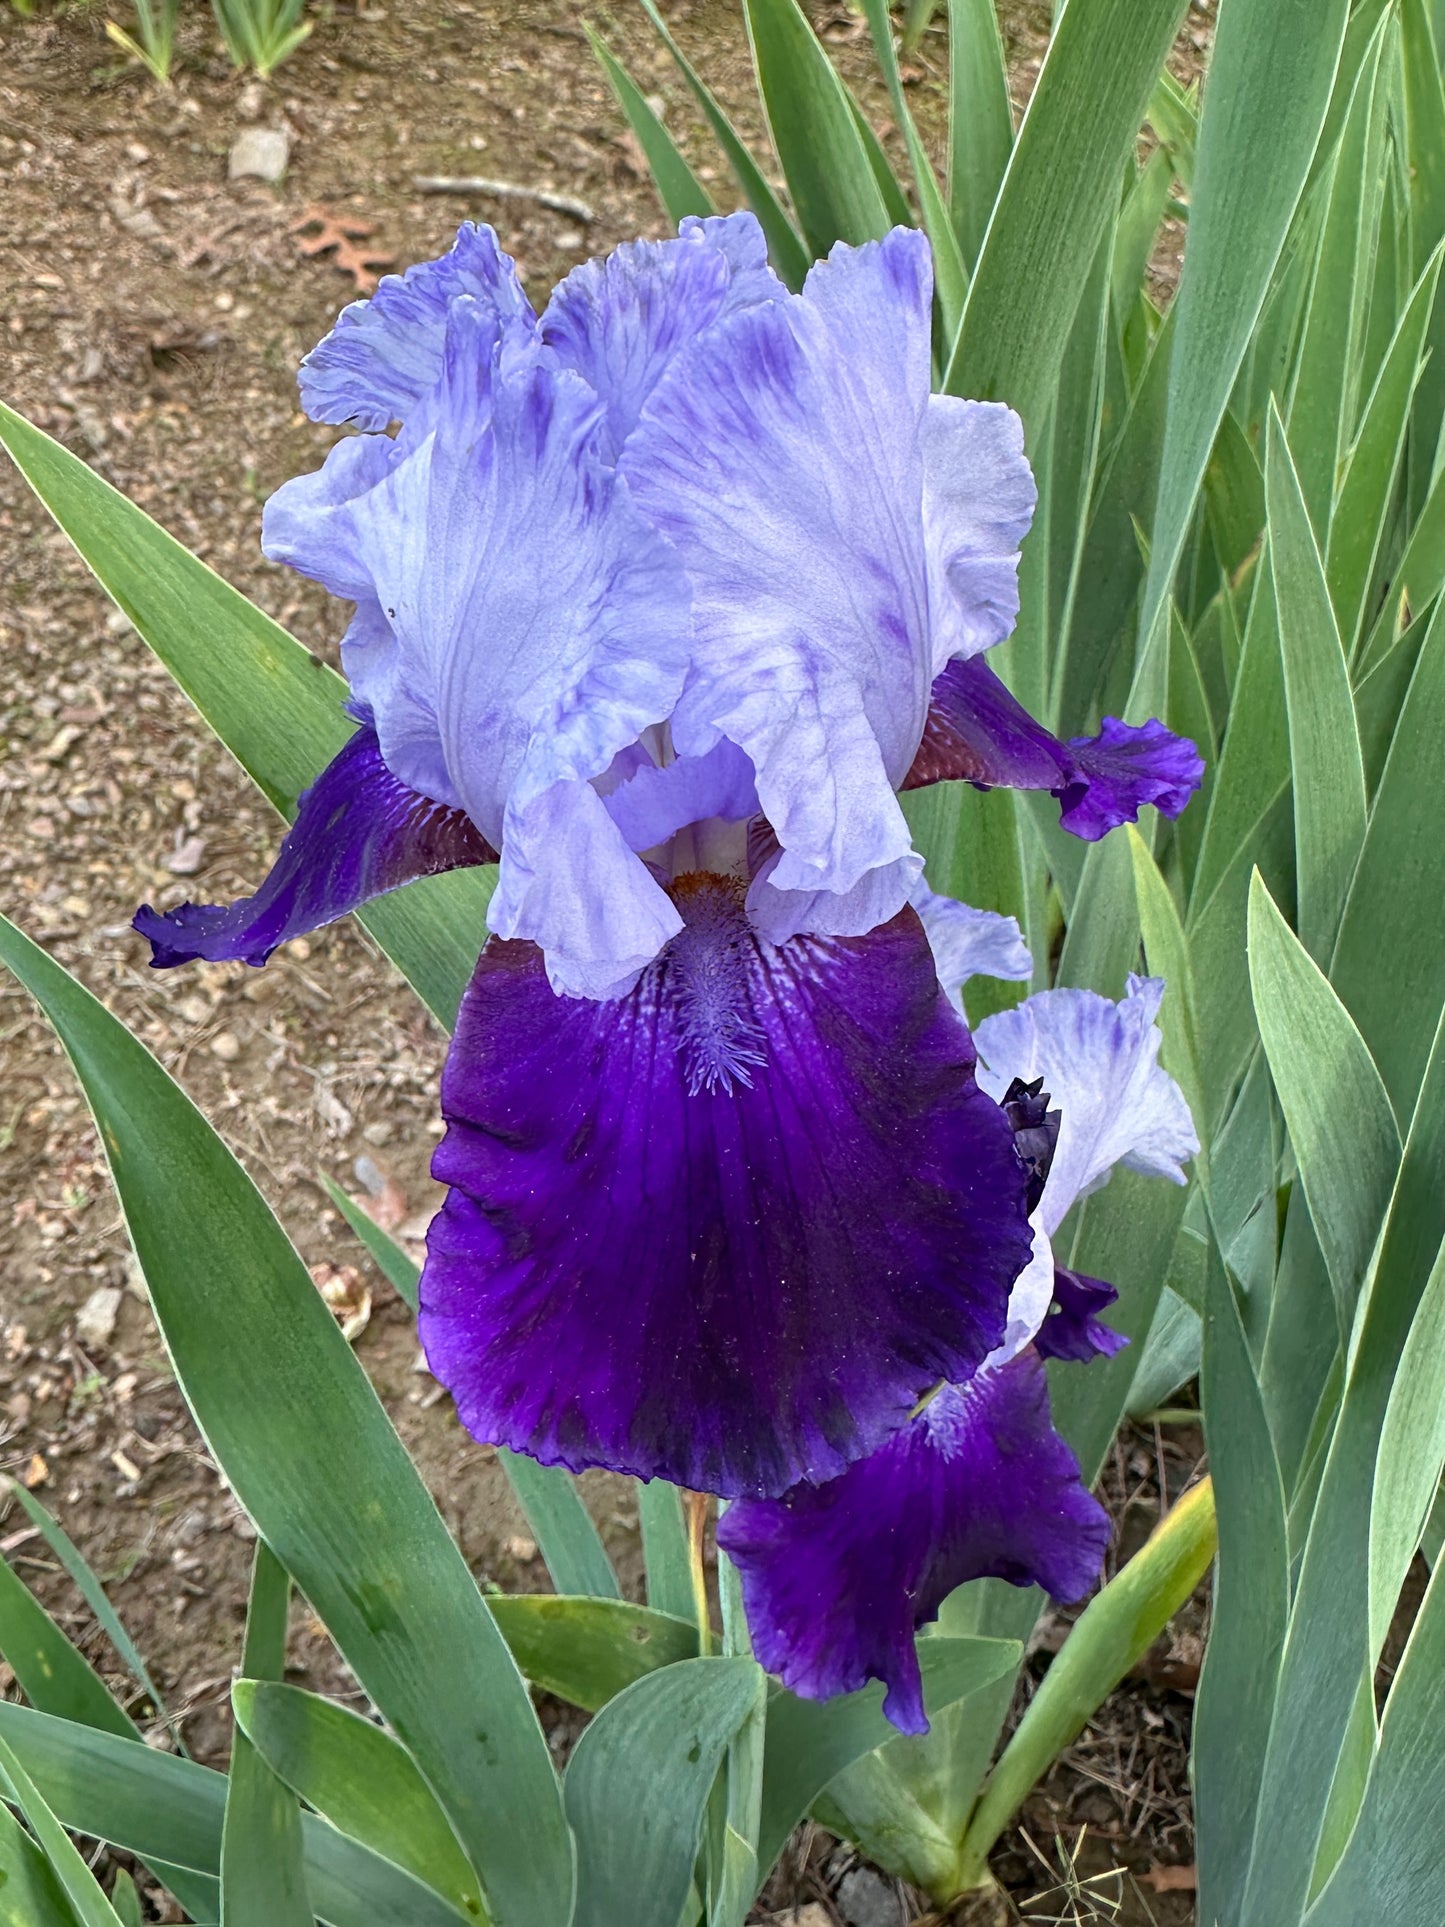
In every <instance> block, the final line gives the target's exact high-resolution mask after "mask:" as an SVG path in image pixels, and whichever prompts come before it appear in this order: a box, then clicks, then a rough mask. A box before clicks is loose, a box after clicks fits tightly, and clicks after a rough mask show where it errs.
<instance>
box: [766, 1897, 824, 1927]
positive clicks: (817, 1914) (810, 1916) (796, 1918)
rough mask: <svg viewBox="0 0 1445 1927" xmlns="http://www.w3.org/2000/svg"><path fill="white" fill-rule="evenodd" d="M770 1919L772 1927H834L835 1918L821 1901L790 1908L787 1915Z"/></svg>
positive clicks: (771, 1916)
mask: <svg viewBox="0 0 1445 1927" xmlns="http://www.w3.org/2000/svg"><path fill="white" fill-rule="evenodd" d="M769 1918H770V1921H771V1923H772V1927H833V1916H832V1915H831V1914H830V1913H829V1912H828V1909H827V1908H826V1907H825V1906H824V1905H823V1903H822V1901H821V1900H810V1901H809V1902H808V1904H807V1906H806V1907H789V1908H788V1910H787V1912H786V1913H782V1914H772V1915H770V1916H769Z"/></svg>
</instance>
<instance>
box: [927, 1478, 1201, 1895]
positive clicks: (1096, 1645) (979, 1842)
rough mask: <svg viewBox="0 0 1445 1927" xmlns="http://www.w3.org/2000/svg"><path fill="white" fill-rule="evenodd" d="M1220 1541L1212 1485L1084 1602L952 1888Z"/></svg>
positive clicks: (968, 1883) (974, 1880)
mask: <svg viewBox="0 0 1445 1927" xmlns="http://www.w3.org/2000/svg"><path fill="white" fill-rule="evenodd" d="M1217 1543H1218V1535H1217V1532H1216V1530H1215V1523H1214V1488H1213V1486H1212V1485H1211V1483H1210V1481H1209V1480H1208V1479H1204V1480H1202V1481H1201V1482H1200V1483H1199V1484H1198V1485H1196V1486H1195V1487H1194V1488H1193V1489H1192V1490H1191V1491H1189V1492H1186V1493H1185V1495H1184V1497H1183V1498H1182V1499H1180V1500H1179V1502H1178V1503H1177V1504H1176V1505H1175V1507H1174V1508H1173V1510H1172V1511H1171V1512H1170V1513H1169V1514H1168V1516H1167V1517H1166V1518H1164V1519H1162V1520H1161V1521H1160V1523H1159V1524H1158V1525H1157V1526H1156V1527H1155V1529H1154V1531H1153V1533H1151V1535H1150V1537H1149V1539H1148V1540H1147V1541H1146V1543H1145V1544H1144V1545H1143V1546H1142V1547H1141V1548H1140V1549H1139V1551H1138V1552H1137V1553H1135V1555H1134V1557H1133V1558H1132V1559H1131V1560H1130V1561H1129V1563H1128V1565H1126V1566H1125V1567H1124V1568H1123V1570H1122V1571H1121V1572H1119V1573H1116V1575H1115V1576H1114V1578H1113V1579H1111V1580H1110V1581H1109V1583H1108V1585H1107V1586H1105V1587H1104V1589H1103V1591H1102V1592H1100V1593H1099V1594H1097V1596H1096V1597H1095V1598H1093V1599H1092V1600H1090V1602H1089V1604H1088V1606H1087V1607H1086V1608H1085V1609H1084V1611H1083V1612H1082V1613H1081V1614H1080V1615H1079V1618H1078V1620H1077V1622H1076V1623H1075V1626H1074V1629H1073V1631H1072V1632H1071V1633H1070V1634H1069V1636H1068V1638H1067V1639H1066V1640H1065V1641H1064V1644H1063V1647H1062V1649H1061V1650H1060V1652H1059V1655H1058V1657H1057V1658H1056V1659H1055V1660H1054V1663H1053V1664H1052V1666H1050V1668H1049V1670H1048V1672H1047V1673H1045V1675H1044V1678H1043V1683H1042V1685H1041V1686H1040V1687H1039V1690H1038V1692H1037V1693H1035V1694H1034V1697H1033V1699H1032V1700H1031V1701H1030V1703H1029V1708H1028V1711H1027V1712H1026V1713H1025V1714H1024V1716H1023V1718H1022V1719H1021V1720H1020V1721H1019V1724H1018V1728H1017V1730H1016V1731H1015V1733H1014V1735H1013V1738H1012V1739H1011V1740H1010V1741H1009V1743H1008V1745H1007V1746H1006V1747H1005V1748H1004V1750H1003V1752H1002V1754H1001V1755H1000V1756H999V1761H998V1764H997V1765H996V1766H995V1767H994V1769H993V1772H992V1773H991V1774H990V1775H989V1778H988V1783H987V1785H986V1786H985V1787H984V1790H983V1796H982V1798H981V1799H980V1800H979V1802H978V1805H977V1806H976V1807H975V1808H974V1810H973V1816H972V1818H971V1819H970V1821H969V1823H968V1827H967V1829H966V1830H965V1833H964V1836H963V1840H962V1842H961V1844H960V1846H959V1856H958V1865H957V1871H956V1874H955V1883H956V1884H955V1888H954V1891H955V1892H957V1893H966V1892H968V1891H969V1890H970V1889H971V1888H974V1887H979V1886H982V1885H983V1884H984V1883H985V1882H986V1881H987V1879H988V1856H989V1853H990V1851H991V1850H992V1848H993V1845H994V1843H995V1841H996V1840H997V1839H998V1837H999V1835H1000V1834H1001V1833H1002V1832H1003V1830H1004V1828H1005V1827H1006V1826H1007V1825H1008V1823H1009V1821H1010V1820H1011V1819H1012V1818H1013V1816H1014V1814H1015V1813H1016V1812H1017V1811H1018V1809H1019V1807H1020V1806H1021V1805H1022V1804H1023V1802H1024V1800H1025V1798H1026V1797H1027V1795H1028V1792H1029V1789H1030V1788H1031V1787H1032V1786H1033V1784H1034V1782H1035V1781H1036V1780H1038V1779H1040V1778H1041V1777H1042V1775H1043V1774H1045V1773H1047V1771H1048V1770H1049V1767H1050V1765H1051V1764H1052V1763H1053V1761H1054V1759H1055V1758H1056V1757H1057V1756H1058V1754H1059V1753H1060V1752H1061V1751H1062V1750H1063V1748H1064V1747H1066V1746H1067V1745H1068V1744H1069V1743H1070V1741H1071V1740H1073V1739H1074V1738H1076V1737H1077V1735H1078V1734H1079V1733H1081V1732H1082V1731H1083V1729H1084V1726H1085V1723H1086V1722H1087V1721H1088V1719H1089V1717H1090V1715H1091V1714H1093V1713H1094V1712H1095V1711H1096V1710H1097V1709H1098V1707H1099V1706H1101V1705H1102V1704H1103V1702H1104V1700H1105V1699H1106V1698H1107V1697H1108V1695H1109V1694H1110V1693H1112V1692H1113V1690H1114V1688H1115V1687H1116V1686H1117V1685H1118V1683H1119V1681H1120V1680H1121V1679H1122V1678H1123V1677H1124V1675H1125V1673H1127V1672H1128V1670H1129V1668H1130V1667H1131V1666H1133V1665H1135V1664H1136V1663H1137V1661H1138V1660H1139V1659H1140V1658H1142V1656H1143V1655H1144V1654H1145V1653H1146V1652H1147V1651H1148V1650H1149V1648H1150V1647H1151V1646H1152V1645H1153V1643H1154V1641H1155V1640H1156V1639H1157V1638H1158V1637H1159V1635H1160V1633H1161V1632H1162V1631H1163V1630H1164V1628H1165V1626H1166V1625H1167V1624H1168V1622H1169V1620H1170V1619H1171V1618H1172V1617H1173V1615H1174V1614H1175V1613H1176V1612H1178V1610H1179V1608H1180V1607H1181V1606H1182V1605H1183V1604H1184V1601H1185V1600H1186V1599H1187V1598H1188V1597H1189V1595H1190V1593H1192V1592H1193V1590H1194V1588H1195V1587H1196V1586H1197V1585H1198V1584H1199V1581H1200V1580H1201V1579H1202V1578H1203V1577H1204V1575H1205V1573H1206V1572H1207V1571H1208V1570H1209V1565H1210V1561H1211V1560H1212V1559H1213V1558H1214V1551H1215V1546H1216V1545H1217Z"/></svg>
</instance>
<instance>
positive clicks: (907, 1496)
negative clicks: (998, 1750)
mask: <svg viewBox="0 0 1445 1927" xmlns="http://www.w3.org/2000/svg"><path fill="white" fill-rule="evenodd" d="M1108 1540H1109V1518H1108V1514H1107V1513H1106V1512H1105V1511H1104V1508H1103V1507H1102V1506H1101V1505H1100V1504H1099V1503H1098V1501H1097V1500H1096V1499H1094V1498H1092V1497H1091V1496H1090V1494H1089V1493H1088V1492H1087V1491H1086V1490H1085V1488H1084V1485H1083V1483H1082V1481H1081V1479H1080V1477H1079V1466H1078V1461H1077V1460H1076V1459H1075V1458H1074V1455H1073V1453H1072V1452H1071V1451H1070V1450H1069V1448H1068V1446H1067V1445H1065V1444H1064V1442H1063V1440H1062V1439H1061V1438H1060V1437H1059V1436H1058V1434H1057V1433H1056V1432H1055V1431H1054V1429H1053V1425H1052V1423H1051V1422H1050V1417H1049V1390H1048V1380H1047V1379H1046V1378H1045V1376H1044V1370H1043V1366H1042V1365H1041V1363H1040V1361H1039V1359H1038V1357H1037V1356H1036V1355H1035V1354H1034V1353H1033V1352H1031V1351H1026V1352H1021V1353H1020V1354H1019V1355H1018V1356H1017V1357H1016V1358H1012V1359H1010V1360H1009V1362H1008V1363H1007V1364H1006V1365H1001V1366H996V1367H990V1368H988V1369H986V1370H984V1371H982V1372H980V1373H979V1374H978V1376H977V1377H976V1378H974V1379H972V1380H970V1381H969V1383H967V1384H965V1385H949V1386H945V1387H944V1389H943V1390H942V1391H941V1392H940V1393H939V1394H938V1396H937V1398H935V1399H933V1400H932V1402H931V1403H930V1404H929V1405H928V1406H927V1407H926V1408H925V1409H924V1411H923V1412H922V1413H921V1414H920V1416H919V1417H918V1418H917V1419H915V1420H914V1421H913V1422H912V1424H910V1425H908V1426H907V1427H906V1428H905V1429H904V1430H903V1431H901V1432H900V1433H898V1434H897V1435H896V1436H895V1437H894V1438H892V1439H890V1440H889V1442H888V1443H887V1444H886V1445H885V1446H884V1447H883V1449H882V1450H881V1451H879V1452H875V1453H874V1454H873V1456H872V1457H871V1458H869V1459H863V1460H860V1461H859V1463H858V1464H856V1465H853V1466H850V1467H849V1469H848V1470H847V1471H846V1472H845V1473H844V1474H843V1475H842V1477H841V1478H838V1479H834V1480H832V1481H831V1483H829V1484H827V1485H821V1486H816V1485H805V1486H799V1487H798V1488H797V1489H796V1490H795V1491H792V1492H789V1493H788V1494H787V1495H786V1497H784V1498H782V1499H743V1500H740V1501H739V1502H738V1503H737V1504H736V1505H732V1506H729V1507H728V1509H727V1511H726V1512H725V1513H724V1514H723V1516H722V1520H721V1522H720V1524H719V1526H718V1544H719V1545H720V1546H722V1547H723V1549H724V1551H726V1553H727V1555H728V1557H729V1558H730V1559H731V1560H732V1561H733V1563H734V1564H735V1565H736V1566H737V1567H738V1570H739V1573H740V1575H741V1578H742V1590H743V1603H744V1605H745V1607H746V1609H747V1615H748V1627H749V1630H750V1632H751V1634H752V1641H753V1651H754V1652H755V1653H756V1654H757V1657H758V1659H759V1660H760V1661H761V1662H762V1664H763V1665H764V1666H765V1667H767V1669H768V1671H769V1672H770V1673H776V1674H777V1675H778V1677H779V1678H780V1679H781V1680H782V1682H783V1684H784V1685H785V1686H788V1687H790V1688H791V1689H792V1691H793V1692H795V1693H797V1694H799V1695H801V1697H802V1698H804V1699H830V1698H831V1697H832V1696H833V1695H834V1694H835V1693H852V1692H856V1691H857V1690H858V1688H860V1687H861V1686H863V1685H865V1684H866V1683H867V1681H868V1680H870V1679H881V1680H882V1681H883V1682H884V1683H885V1684H886V1686H887V1688H888V1692H887V1694H886V1696H885V1698H884V1701H883V1711H884V1713H885V1714H886V1715H887V1716H888V1718H889V1719H890V1720H892V1722H893V1724H894V1725H895V1726H896V1727H898V1728H899V1730H900V1731H901V1732H904V1733H926V1732H927V1731H928V1720H927V1717H926V1716H925V1714H924V1710H923V1691H922V1685H921V1682H920V1679H919V1673H918V1656H917V1653H916V1651H915V1648H914V1633H915V1632H916V1630H917V1629H918V1627H919V1626H922V1625H924V1624H925V1623H926V1622H927V1621H929V1620H931V1619H935V1618H936V1617H937V1615H938V1609H939V1607H940V1606H941V1605H942V1603H943V1601H944V1600H945V1599H946V1598H947V1597H948V1595H949V1594H950V1593H951V1592H952V1591H953V1590H954V1588H955V1587H956V1586H961V1585H962V1584H963V1583H964V1581H965V1580H968V1579H1006V1580H1008V1581H1009V1583H1010V1584H1011V1585H1015V1586H1029V1585H1038V1586H1042V1587H1043V1588H1044V1589H1045V1591H1047V1592H1050V1593H1052V1594H1053V1595H1054V1597H1055V1598H1057V1599H1078V1598H1080V1597H1081V1596H1082V1595H1083V1594H1084V1593H1086V1592H1087V1591H1088V1589H1089V1587H1090V1586H1091V1585H1093V1583H1094V1581H1095V1580H1096V1579H1097V1578H1098V1575H1099V1568H1100V1565H1101V1564H1102V1561H1103V1557H1104V1548H1105V1546H1106V1545H1107V1544H1108Z"/></svg>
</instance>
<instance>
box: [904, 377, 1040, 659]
mask: <svg viewBox="0 0 1445 1927" xmlns="http://www.w3.org/2000/svg"><path fill="white" fill-rule="evenodd" d="M1037 501H1038V489H1037V488H1036V487H1035V485H1034V475H1033V470H1032V469H1031V468H1030V467H1029V464H1028V458H1027V457H1026V456H1025V454H1024V430H1023V423H1022V422H1021V421H1020V420H1019V418H1018V416H1017V415H1016V414H1015V413H1014V412H1013V410H1012V409H1011V408H1005V407H1004V405H1003V403H1002V402H987V401H962V400H960V399H959V398H958V397H957V396H955V395H933V396H930V398H929V402H928V412H927V414H926V415H925V416H924V422H923V519H924V525H925V530H926V533H927V539H928V561H929V570H930V576H931V582H930V588H931V591H932V607H933V673H934V674H935V675H937V674H938V673H939V672H940V671H941V670H942V669H943V667H944V665H945V664H946V663H947V662H948V660H949V658H950V657H951V656H974V655H977V654H978V652H979V651H980V650H982V649H991V648H992V647H993V645H994V644H995V643H996V642H1002V641H1003V639H1004V637H1005V636H1007V635H1008V634H1010V633H1011V631H1012V629H1013V626H1014V623H1015V622H1016V621H1017V619H1018V612H1019V547H1020V545H1021V543H1022V542H1023V539H1024V537H1025V536H1026V535H1027V534H1028V532H1029V524H1030V523H1031V522H1032V521H1033V519H1034V505H1035V503H1036V502H1037Z"/></svg>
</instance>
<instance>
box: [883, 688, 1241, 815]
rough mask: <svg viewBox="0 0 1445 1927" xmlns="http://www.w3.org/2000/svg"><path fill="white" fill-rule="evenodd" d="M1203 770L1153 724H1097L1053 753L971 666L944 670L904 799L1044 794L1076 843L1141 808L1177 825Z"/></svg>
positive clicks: (1019, 709) (1188, 746)
mask: <svg viewBox="0 0 1445 1927" xmlns="http://www.w3.org/2000/svg"><path fill="white" fill-rule="evenodd" d="M1203 774H1204V762H1203V759H1202V757H1201V756H1200V755H1199V752H1198V751H1197V750H1196V749H1195V747H1194V745H1193V743H1191V742H1189V741H1187V740H1186V739H1185V738H1184V737H1182V736H1175V735H1172V734H1171V733H1170V731H1169V730H1167V729H1166V728H1165V727H1164V725H1163V724H1162V723H1159V722H1154V721H1150V722H1147V723H1144V724H1142V725H1140V726H1137V727H1136V726H1135V725H1133V724H1130V723H1121V722H1118V721H1117V720H1116V719H1115V718H1114V717H1112V716H1108V717H1105V719H1104V727H1103V729H1102V730H1101V731H1100V733H1099V734H1098V735H1097V736H1078V737H1075V738H1074V739H1073V741H1072V742H1069V743H1061V742H1060V741H1059V739H1058V738H1057V737H1056V736H1051V735H1050V734H1049V732H1048V730H1046V729H1045V728H1044V726H1043V724H1042V723H1039V722H1035V720H1034V718H1033V717H1032V716H1030V714H1029V713H1028V711H1027V710H1026V709H1025V708H1024V707H1023V705H1022V703H1020V702H1019V701H1018V700H1017V698H1016V697H1014V696H1013V695H1011V694H1010V692H1009V691H1008V690H1007V689H1006V688H1005V687H1004V685H1003V684H1002V683H1001V682H1000V681H999V679H998V677H997V676H996V675H995V674H994V672H993V671H992V669H990V668H989V666H988V664H987V663H986V662H983V661H981V660H980V659H979V658H978V657H976V656H975V657H973V658H972V659H970V660H969V661H953V662H950V663H949V664H948V666H947V668H946V669H944V671H943V672H942V674H941V675H940V676H939V677H938V679H937V680H936V681H935V683H934V685H933V692H932V697H931V701H930V705H929V711H928V724H927V728H926V729H925V731H924V735H923V742H922V744H921V746H920V748H919V751H918V754H917V756H916V757H915V758H914V761H913V766H912V768H911V769H910V770H909V772H908V775H907V778H906V779H905V781H904V783H903V788H904V789H922V788H924V787H925V786H926V785H928V784H929V783H943V782H950V781H952V782H967V783H973V784H975V785H976V786H977V787H978V788H979V789H1015V790H1049V791H1051V792H1052V793H1053V794H1054V795H1055V796H1057V797H1058V799H1059V820H1060V821H1061V822H1062V824H1063V826H1064V828H1065V829H1066V830H1071V831H1072V832H1073V833H1074V835H1075V836H1079V837H1082V838H1084V840H1085V841H1086V842H1091V843H1092V842H1097V841H1098V839H1099V838H1100V837H1101V836H1104V835H1105V834H1107V832H1108V831H1110V830H1112V829H1117V827H1118V826H1119V824H1121V823H1132V822H1134V821H1135V819H1136V818H1137V817H1138V814H1139V811H1140V810H1141V809H1142V808H1143V806H1144V805H1145V804H1146V803H1152V804H1153V805H1154V807H1155V809H1157V810H1159V811H1161V812H1162V813H1163V814H1164V815H1165V816H1178V814H1179V813H1180V811H1181V810H1182V809H1183V808H1184V806H1185V804H1186V803H1187V802H1188V801H1189V799H1190V797H1191V796H1192V795H1193V794H1194V792H1195V790H1197V789H1198V787H1199V783H1200V779H1201V778H1202V776H1203Z"/></svg>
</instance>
